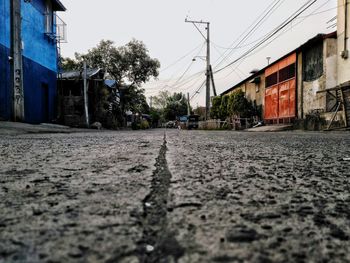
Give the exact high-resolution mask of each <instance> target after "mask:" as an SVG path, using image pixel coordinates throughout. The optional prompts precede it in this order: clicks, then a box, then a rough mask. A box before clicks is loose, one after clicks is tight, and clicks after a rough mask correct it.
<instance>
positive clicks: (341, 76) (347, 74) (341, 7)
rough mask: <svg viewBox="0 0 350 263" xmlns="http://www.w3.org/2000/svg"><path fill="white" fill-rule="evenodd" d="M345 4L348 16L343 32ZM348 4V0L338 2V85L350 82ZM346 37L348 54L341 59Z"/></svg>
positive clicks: (349, 22)
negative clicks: (345, 57)
mask: <svg viewBox="0 0 350 263" xmlns="http://www.w3.org/2000/svg"><path fill="white" fill-rule="evenodd" d="M346 3H347V8H348V15H347V32H345V6H346ZM349 8H350V3H349V0H338V18H337V21H338V22H337V23H338V24H337V31H338V54H337V57H338V81H337V82H338V84H342V83H344V82H347V81H350V52H349V49H350V39H349V36H350V10H349ZM345 35H347V41H346V43H347V50H348V52H349V58H347V59H343V58H342V57H341V56H340V52H342V51H344V42H345V41H344V38H345Z"/></svg>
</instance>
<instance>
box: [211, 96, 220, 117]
mask: <svg viewBox="0 0 350 263" xmlns="http://www.w3.org/2000/svg"><path fill="white" fill-rule="evenodd" d="M221 101H222V97H221V96H217V97H214V98H213V101H212V107H211V109H210V118H212V119H220V106H221Z"/></svg>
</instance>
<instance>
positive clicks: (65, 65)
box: [61, 57, 82, 71]
mask: <svg viewBox="0 0 350 263" xmlns="http://www.w3.org/2000/svg"><path fill="white" fill-rule="evenodd" d="M61 63H62V70H63V71H70V70H79V69H81V68H82V66H80V65H79V63H78V62H77V61H76V60H75V59H71V58H64V57H61Z"/></svg>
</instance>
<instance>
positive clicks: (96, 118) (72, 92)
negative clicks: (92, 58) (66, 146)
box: [58, 69, 120, 128]
mask: <svg viewBox="0 0 350 263" xmlns="http://www.w3.org/2000/svg"><path fill="white" fill-rule="evenodd" d="M104 75H105V73H104V71H103V70H101V69H87V71H86V77H87V109H88V114H87V115H88V120H89V123H90V124H91V123H94V122H100V123H102V125H103V126H104V127H107V128H109V126H111V125H112V123H111V121H112V120H111V119H108V118H109V117H111V114H108V113H111V112H112V111H113V110H115V109H113V107H117V106H118V107H119V104H120V96H119V92H118V88H117V82H116V81H115V80H108V79H107V80H105V79H104ZM58 121H59V122H60V123H61V124H64V125H67V126H72V127H86V126H88V125H87V123H86V115H85V101H84V79H83V71H82V70H72V71H66V72H63V73H62V74H61V76H60V78H59V80H58Z"/></svg>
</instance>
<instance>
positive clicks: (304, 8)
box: [214, 0, 318, 74]
mask: <svg viewBox="0 0 350 263" xmlns="http://www.w3.org/2000/svg"><path fill="white" fill-rule="evenodd" d="M317 1H318V0H310V1H308V2H307V3H305V4H304V5H303V6H302V7H300V8H299V9H298V10H297V11H296V12H294V13H293V14H292V15H291V16H290V17H289V18H287V19H286V20H285V21H284V22H283V23H282V24H280V25H279V26H278V27H276V28H275V29H274V30H272V31H271V32H270V33H269V34H268V35H267V36H266V37H265V38H264V39H263V40H261V41H260V42H259V43H258V44H256V45H255V46H254V47H252V48H250V49H249V50H248V51H246V52H245V53H244V54H243V55H241V56H240V57H238V58H237V59H235V60H234V61H232V62H230V63H229V64H227V65H226V66H224V67H222V68H220V69H218V70H216V71H215V72H214V74H216V73H219V72H221V71H223V70H224V69H226V68H228V67H230V66H231V65H233V64H235V63H236V62H238V61H239V60H241V59H242V58H244V57H246V56H247V55H249V54H250V53H252V52H253V51H254V50H256V49H257V48H259V47H260V46H261V45H263V44H264V43H266V42H267V41H268V40H270V39H271V38H272V37H274V36H275V35H276V34H278V33H279V32H280V31H281V30H283V29H284V28H285V27H286V26H287V25H289V24H290V23H291V22H293V21H294V20H295V19H296V18H297V17H299V16H300V15H301V14H302V13H304V12H305V11H306V10H307V9H309V8H310V7H311V6H312V5H314V4H315V3H316V2H317Z"/></svg>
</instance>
